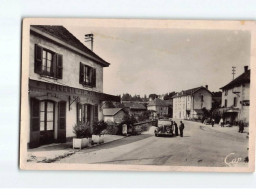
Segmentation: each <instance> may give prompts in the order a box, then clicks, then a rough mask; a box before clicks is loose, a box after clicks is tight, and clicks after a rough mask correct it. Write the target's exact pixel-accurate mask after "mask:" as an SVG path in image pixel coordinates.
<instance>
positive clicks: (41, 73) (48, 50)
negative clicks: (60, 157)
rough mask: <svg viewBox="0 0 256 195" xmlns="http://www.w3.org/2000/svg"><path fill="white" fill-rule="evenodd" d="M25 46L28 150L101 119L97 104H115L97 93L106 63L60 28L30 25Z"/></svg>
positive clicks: (99, 108) (64, 29)
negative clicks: (28, 37) (85, 123)
mask: <svg viewBox="0 0 256 195" xmlns="http://www.w3.org/2000/svg"><path fill="white" fill-rule="evenodd" d="M29 41H30V48H29V50H30V51H29V77H28V87H29V91H28V99H27V102H23V105H25V106H24V108H26V107H27V108H28V110H27V113H28V116H27V117H28V118H29V120H30V123H28V124H27V127H26V129H27V131H28V132H29V133H28V136H27V143H28V144H29V147H37V146H39V145H42V144H47V143H52V142H65V141H66V138H68V137H73V136H74V134H73V126H74V125H75V124H76V123H80V122H89V123H90V125H92V123H93V121H95V120H99V119H103V115H102V109H101V103H102V101H105V100H108V101H120V98H119V97H117V96H112V95H107V94H104V93H103V67H108V66H109V63H108V62H106V61H105V60H103V59H102V58H100V57H99V56H98V55H96V54H95V53H94V52H92V51H91V50H90V49H88V48H87V47H86V46H84V45H83V44H82V43H81V42H80V41H79V40H78V39H77V38H76V37H74V36H73V35H72V34H71V33H70V32H69V31H68V30H67V29H66V28H64V27H63V26H44V25H36V26H35V25H32V26H31V28H30V40H29Z"/></svg>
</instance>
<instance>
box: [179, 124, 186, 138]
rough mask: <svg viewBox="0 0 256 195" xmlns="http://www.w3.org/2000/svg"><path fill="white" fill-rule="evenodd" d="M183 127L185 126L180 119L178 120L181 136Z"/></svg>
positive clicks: (181, 135)
mask: <svg viewBox="0 0 256 195" xmlns="http://www.w3.org/2000/svg"><path fill="white" fill-rule="evenodd" d="M184 128H185V126H184V123H183V122H182V121H180V126H179V129H180V137H183V130H184Z"/></svg>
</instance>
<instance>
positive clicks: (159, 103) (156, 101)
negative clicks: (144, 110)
mask: <svg viewBox="0 0 256 195" xmlns="http://www.w3.org/2000/svg"><path fill="white" fill-rule="evenodd" d="M148 106H168V105H167V104H166V102H165V101H164V100H161V99H159V98H155V99H154V100H152V101H150V102H149V103H148Z"/></svg>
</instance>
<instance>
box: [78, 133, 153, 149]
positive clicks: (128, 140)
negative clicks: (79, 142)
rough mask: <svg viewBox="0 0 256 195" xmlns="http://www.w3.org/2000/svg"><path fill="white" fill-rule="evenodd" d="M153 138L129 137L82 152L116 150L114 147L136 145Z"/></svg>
mask: <svg viewBox="0 0 256 195" xmlns="http://www.w3.org/2000/svg"><path fill="white" fill-rule="evenodd" d="M149 137H152V135H149V134H141V135H137V136H129V137H125V138H123V139H119V140H115V141H112V142H109V143H105V144H102V145H98V146H95V147H93V148H85V149H83V150H81V151H80V152H82V153H88V152H92V151H97V150H102V149H110V148H114V147H118V146H121V145H122V146H123V145H127V144H130V143H134V142H137V141H140V140H143V139H146V138H149Z"/></svg>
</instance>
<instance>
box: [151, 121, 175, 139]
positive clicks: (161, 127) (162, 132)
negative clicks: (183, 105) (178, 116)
mask: <svg viewBox="0 0 256 195" xmlns="http://www.w3.org/2000/svg"><path fill="white" fill-rule="evenodd" d="M155 136H156V137H158V136H173V130H172V122H171V120H168V119H163V120H158V125H157V128H156V130H155Z"/></svg>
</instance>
